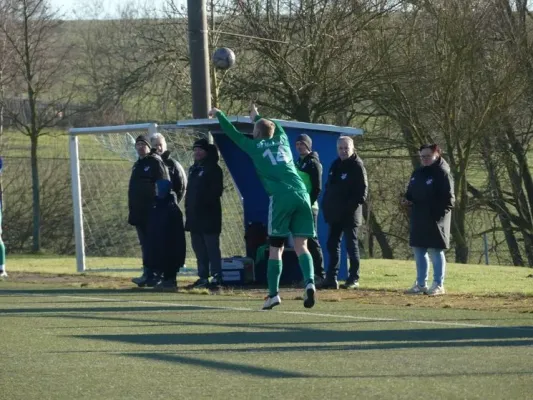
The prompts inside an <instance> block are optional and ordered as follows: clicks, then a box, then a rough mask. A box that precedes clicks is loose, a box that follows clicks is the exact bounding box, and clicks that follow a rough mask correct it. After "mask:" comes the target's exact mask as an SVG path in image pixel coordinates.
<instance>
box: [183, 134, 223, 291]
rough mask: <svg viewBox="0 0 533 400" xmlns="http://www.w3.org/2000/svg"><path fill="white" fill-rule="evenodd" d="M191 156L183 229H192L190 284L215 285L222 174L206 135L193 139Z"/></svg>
mask: <svg viewBox="0 0 533 400" xmlns="http://www.w3.org/2000/svg"><path fill="white" fill-rule="evenodd" d="M193 157H194V164H193V165H192V166H191V167H190V169H189V182H188V184H187V193H186V195H185V229H186V230H187V231H189V232H191V244H192V248H193V250H194V253H195V255H196V260H197V264H198V280H197V281H196V282H194V283H193V284H192V285H191V288H195V289H201V288H211V289H217V288H219V287H220V285H221V284H222V255H221V251H220V233H221V232H222V202H221V199H222V192H223V190H224V177H223V174H222V168H220V165H218V162H219V159H220V156H219V154H218V149H217V147H216V146H215V145H214V144H210V143H209V142H208V141H207V139H199V140H197V141H196V142H194V145H193ZM210 274H211V277H212V279H211V282H210V281H209V275H210Z"/></svg>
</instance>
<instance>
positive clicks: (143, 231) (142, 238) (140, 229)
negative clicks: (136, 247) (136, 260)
mask: <svg viewBox="0 0 533 400" xmlns="http://www.w3.org/2000/svg"><path fill="white" fill-rule="evenodd" d="M135 229H137V237H138V238H139V244H140V245H141V252H142V259H143V268H144V269H146V267H147V265H148V251H147V249H146V240H147V238H148V228H147V227H146V226H144V225H137V226H135Z"/></svg>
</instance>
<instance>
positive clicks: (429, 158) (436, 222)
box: [402, 144, 455, 296]
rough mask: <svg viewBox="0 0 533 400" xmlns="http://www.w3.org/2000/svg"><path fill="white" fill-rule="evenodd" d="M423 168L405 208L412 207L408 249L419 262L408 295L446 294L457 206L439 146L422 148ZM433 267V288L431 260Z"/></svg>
mask: <svg viewBox="0 0 533 400" xmlns="http://www.w3.org/2000/svg"><path fill="white" fill-rule="evenodd" d="M419 153H420V161H421V164H422V165H421V166H420V168H417V169H416V170H415V171H414V172H413V174H412V175H411V180H410V181H409V185H408V187H407V192H406V194H405V198H404V199H403V200H402V205H404V206H405V207H409V211H410V218H409V220H410V223H409V245H410V246H411V247H412V248H413V252H414V256H415V262H416V271H417V272H416V275H417V276H416V282H415V283H414V285H413V287H412V288H410V289H408V290H407V291H406V293H408V294H421V293H426V294H429V295H432V296H436V295H441V294H444V293H445V290H444V275H445V270H446V257H445V255H444V250H446V249H448V248H449V247H450V224H451V218H452V214H451V210H452V208H453V206H454V203H455V195H454V190H453V187H454V184H453V179H452V176H451V174H450V166H449V165H448V163H447V162H446V161H445V160H444V159H443V158H442V157H441V151H440V149H439V146H437V145H436V144H426V145H423V146H422V147H420V150H419ZM428 253H429V257H431V261H432V263H433V284H432V285H431V287H430V288H428V287H427V280H428V271H429V257H428Z"/></svg>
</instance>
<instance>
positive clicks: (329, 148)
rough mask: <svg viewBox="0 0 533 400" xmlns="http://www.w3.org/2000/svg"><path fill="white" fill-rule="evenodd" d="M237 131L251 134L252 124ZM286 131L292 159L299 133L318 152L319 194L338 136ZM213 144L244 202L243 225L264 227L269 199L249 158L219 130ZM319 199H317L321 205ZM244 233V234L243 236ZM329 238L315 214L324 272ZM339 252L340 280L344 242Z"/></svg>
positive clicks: (343, 269) (344, 272) (334, 155)
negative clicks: (320, 166)
mask: <svg viewBox="0 0 533 400" xmlns="http://www.w3.org/2000/svg"><path fill="white" fill-rule="evenodd" d="M237 127H238V129H239V130H241V132H248V133H249V132H250V131H251V128H252V125H250V124H242V125H241V124H239V125H238V126H237ZM285 132H286V133H287V135H288V136H289V140H290V143H291V149H292V152H293V158H294V159H296V158H297V157H298V154H297V153H296V150H295V148H294V142H295V141H296V137H297V136H298V135H300V134H302V133H306V134H307V135H309V136H310V137H311V139H312V140H313V150H314V151H316V152H318V154H319V157H320V161H321V163H322V166H323V175H322V193H323V192H324V190H325V185H326V181H327V177H328V171H329V167H330V166H331V164H332V163H333V161H334V160H335V159H336V158H337V148H336V144H337V138H338V137H339V135H338V134H334V133H328V132H321V131H312V130H302V129H294V128H285ZM211 133H213V137H214V139H215V142H216V144H217V146H218V148H219V149H220V153H221V154H222V157H223V158H224V161H225V162H226V165H227V166H228V169H229V171H230V173H231V175H232V177H233V179H234V181H235V184H236V185H237V188H238V190H239V192H240V194H241V196H242V199H243V208H244V223H245V224H247V223H248V222H254V221H259V222H262V223H264V224H265V226H266V224H267V221H268V202H269V201H268V196H267V194H266V192H265V191H264V189H263V186H262V185H261V182H260V181H259V178H258V177H257V174H256V173H255V168H254V166H253V164H252V161H251V159H250V158H249V157H248V155H246V153H244V152H243V151H241V150H240V149H239V148H238V147H237V146H236V145H235V144H234V143H233V142H232V141H231V140H230V139H229V138H228V137H227V136H226V135H224V134H222V133H221V132H220V131H217V130H212V131H211ZM321 203H322V198H321V197H320V199H319V204H320V205H321ZM243 234H244V233H243ZM327 237H328V226H327V224H326V223H325V221H324V218H323V215H322V212H320V213H319V215H318V239H319V241H320V244H321V246H322V250H323V253H324V266H325V268H326V269H327V267H328V260H329V254H328V251H327V248H326V243H327ZM341 248H342V251H341V265H340V272H339V279H345V278H346V276H347V263H346V251H345V250H344V248H345V247H344V240H343V243H342V247H341Z"/></svg>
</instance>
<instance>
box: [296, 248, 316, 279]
mask: <svg viewBox="0 0 533 400" xmlns="http://www.w3.org/2000/svg"><path fill="white" fill-rule="evenodd" d="M298 261H299V262H300V269H301V270H302V275H303V276H304V282H305V284H306V285H307V284H308V283H315V272H314V267H313V258H312V257H311V254H310V253H303V254H300V256H299V257H298Z"/></svg>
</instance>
